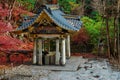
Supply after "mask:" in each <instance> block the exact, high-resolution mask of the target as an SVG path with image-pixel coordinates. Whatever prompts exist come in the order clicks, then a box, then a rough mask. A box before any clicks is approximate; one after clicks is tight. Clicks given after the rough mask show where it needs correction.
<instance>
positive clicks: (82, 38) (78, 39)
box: [72, 28, 89, 44]
mask: <svg viewBox="0 0 120 80" xmlns="http://www.w3.org/2000/svg"><path fill="white" fill-rule="evenodd" d="M88 40H89V36H88V34H87V32H86V29H85V28H81V29H80V31H79V32H77V33H76V34H74V35H73V36H72V41H73V42H75V43H81V44H84V43H86V42H87V41H88Z"/></svg>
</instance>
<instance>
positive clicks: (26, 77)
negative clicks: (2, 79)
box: [6, 57, 120, 80]
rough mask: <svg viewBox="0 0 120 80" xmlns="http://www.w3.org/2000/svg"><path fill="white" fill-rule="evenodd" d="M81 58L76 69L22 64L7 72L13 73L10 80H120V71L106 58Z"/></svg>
mask: <svg viewBox="0 0 120 80" xmlns="http://www.w3.org/2000/svg"><path fill="white" fill-rule="evenodd" d="M77 58H78V57H77ZM77 58H76V59H77ZM79 58H80V59H79V60H80V61H79V60H78V61H77V62H80V64H79V66H78V65H77V66H78V67H77V69H76V70H64V69H63V70H62V68H61V70H51V69H49V70H48V69H46V68H45V69H44V70H43V69H41V68H39V67H38V66H37V68H36V66H27V65H21V66H18V67H16V68H13V69H12V70H11V71H8V72H6V73H8V74H13V75H12V76H11V77H9V78H8V80H120V72H119V71H113V70H112V69H111V66H110V65H109V63H108V61H107V60H106V59H83V58H82V59H81V57H79ZM74 59H75V58H74ZM74 64H75V63H74ZM73 67H74V66H73Z"/></svg>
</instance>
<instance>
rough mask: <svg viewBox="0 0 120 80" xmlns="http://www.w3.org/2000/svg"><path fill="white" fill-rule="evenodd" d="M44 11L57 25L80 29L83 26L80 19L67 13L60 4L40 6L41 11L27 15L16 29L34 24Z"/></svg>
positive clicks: (75, 29)
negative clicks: (33, 14)
mask: <svg viewBox="0 0 120 80" xmlns="http://www.w3.org/2000/svg"><path fill="white" fill-rule="evenodd" d="M43 11H44V12H45V13H46V14H47V15H48V16H49V17H50V18H51V19H52V20H53V22H54V23H55V24H56V25H58V26H59V27H61V28H63V29H65V30H72V31H78V30H79V29H80V28H81V26H82V22H81V21H80V19H78V18H75V17H70V16H69V15H66V14H65V13H63V12H62V11H61V10H60V9H59V6H57V5H46V6H44V7H42V8H40V9H39V13H38V14H36V15H35V16H33V17H26V20H25V21H24V22H23V23H22V24H21V26H19V27H18V28H17V29H16V31H19V30H24V29H27V28H28V27H30V26H32V25H33V24H34V23H35V21H36V20H37V19H38V17H39V16H40V15H41V13H42V12H43ZM66 16H67V17H66Z"/></svg>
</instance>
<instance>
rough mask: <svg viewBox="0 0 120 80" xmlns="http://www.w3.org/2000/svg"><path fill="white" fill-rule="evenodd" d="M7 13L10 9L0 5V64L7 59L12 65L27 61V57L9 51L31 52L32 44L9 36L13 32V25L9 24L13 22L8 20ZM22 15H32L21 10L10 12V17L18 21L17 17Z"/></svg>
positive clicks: (5, 5)
mask: <svg viewBox="0 0 120 80" xmlns="http://www.w3.org/2000/svg"><path fill="white" fill-rule="evenodd" d="M9 12H10V9H9V8H8V5H7V4H6V3H5V4H4V5H3V4H0V64H3V63H6V62H7V60H8V59H7V58H8V57H9V59H10V61H11V62H12V63H18V62H24V61H27V59H28V55H24V54H19V53H10V51H17V50H31V49H32V48H33V43H32V42H30V41H26V42H24V41H21V40H20V39H18V38H17V37H15V36H16V35H15V34H12V35H11V33H10V32H11V31H13V30H14V27H15V25H13V24H14V23H11V22H14V20H12V19H11V20H10V21H9V20H8V18H9V15H10V13H9ZM22 13H23V14H28V15H33V14H32V13H29V12H27V11H24V10H22V9H19V8H15V9H14V10H13V12H12V17H14V18H15V19H19V17H18V15H19V14H22ZM16 54H17V55H16ZM8 55H9V56H8ZM29 59H30V58H29Z"/></svg>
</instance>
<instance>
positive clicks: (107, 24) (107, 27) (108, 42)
mask: <svg viewBox="0 0 120 80" xmlns="http://www.w3.org/2000/svg"><path fill="white" fill-rule="evenodd" d="M108 21H109V18H108V17H106V32H107V34H106V37H107V48H108V49H107V53H108V58H110V56H111V55H110V35H109V23H108Z"/></svg>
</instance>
